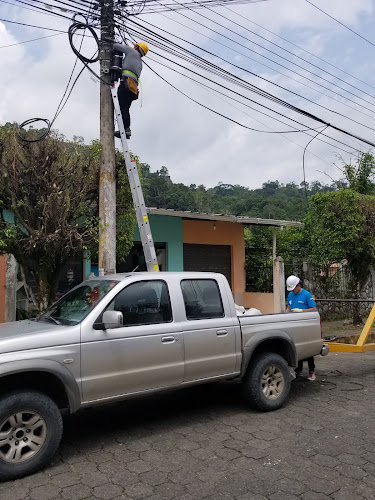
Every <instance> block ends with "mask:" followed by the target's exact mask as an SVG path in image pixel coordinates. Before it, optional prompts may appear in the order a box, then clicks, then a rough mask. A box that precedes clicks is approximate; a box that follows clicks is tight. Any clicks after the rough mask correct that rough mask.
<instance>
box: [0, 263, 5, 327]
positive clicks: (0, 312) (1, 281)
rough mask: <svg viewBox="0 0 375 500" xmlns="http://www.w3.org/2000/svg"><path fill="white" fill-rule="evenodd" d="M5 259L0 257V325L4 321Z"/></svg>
mask: <svg viewBox="0 0 375 500" xmlns="http://www.w3.org/2000/svg"><path fill="white" fill-rule="evenodd" d="M5 283H6V257H5V255H0V323H4V319H5Z"/></svg>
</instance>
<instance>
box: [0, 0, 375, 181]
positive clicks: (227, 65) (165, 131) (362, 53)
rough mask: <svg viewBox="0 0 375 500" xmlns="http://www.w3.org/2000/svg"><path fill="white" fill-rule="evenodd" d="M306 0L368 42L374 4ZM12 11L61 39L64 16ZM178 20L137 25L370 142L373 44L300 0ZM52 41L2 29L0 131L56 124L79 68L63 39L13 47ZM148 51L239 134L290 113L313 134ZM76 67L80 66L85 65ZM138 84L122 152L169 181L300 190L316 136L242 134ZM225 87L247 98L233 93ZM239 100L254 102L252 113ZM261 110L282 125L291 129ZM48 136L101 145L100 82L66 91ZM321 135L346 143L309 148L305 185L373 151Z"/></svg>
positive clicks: (271, 0)
mask: <svg viewBox="0 0 375 500" xmlns="http://www.w3.org/2000/svg"><path fill="white" fill-rule="evenodd" d="M46 1H47V0H46ZM313 1H314V3H315V4H316V5H317V6H319V7H321V8H323V9H324V10H326V11H327V12H328V13H329V14H331V15H332V16H334V17H336V18H337V19H338V20H340V21H341V22H342V23H344V24H346V25H347V26H349V27H350V28H351V29H352V30H354V31H356V32H358V33H360V34H361V35H362V36H363V37H365V38H367V39H368V40H369V41H371V42H373V43H374V44H375V35H374V32H373V26H374V25H375V0H330V1H329V2H327V1H324V0H313ZM16 3H17V1H16V0H7V1H5V0H0V18H1V19H4V20H7V21H17V22H21V23H27V24H34V25H38V26H44V27H46V28H47V27H49V28H53V29H60V30H64V31H66V30H67V28H68V26H69V24H70V23H69V21H68V20H67V19H62V18H57V17H55V16H51V15H49V14H48V13H46V14H42V13H40V12H34V11H32V10H27V9H25V8H22V4H19V6H16V5H15V4H16ZM23 7H25V6H24V5H23ZM181 12H183V14H184V16H182V15H181V14H177V13H164V14H163V15H160V14H142V15H141V16H139V19H140V20H142V22H144V23H152V24H153V25H155V26H157V27H159V28H162V29H164V30H167V31H168V32H169V34H165V32H164V36H166V37H168V38H169V39H171V40H174V41H175V42H176V43H179V44H181V45H184V46H186V47H188V48H189V50H191V51H192V52H194V53H195V54H197V55H199V56H201V57H204V58H206V59H207V60H209V61H211V62H213V63H215V64H216V65H217V66H220V67H221V68H224V69H226V70H227V71H230V72H231V73H234V74H235V75H236V76H237V77H238V78H243V79H244V80H246V81H248V82H250V83H252V84H253V85H256V86H258V87H260V88H261V89H263V90H266V91H267V92H270V93H272V94H273V95H276V96H277V97H279V98H282V99H284V100H286V101H288V102H290V103H292V104H293V105H295V106H298V107H299V108H302V109H304V110H306V111H309V112H310V113H313V114H314V115H317V116H319V117H321V118H323V119H324V120H326V121H328V122H329V123H332V124H335V125H337V126H339V127H342V128H344V129H345V130H348V131H349V132H352V133H354V134H356V135H359V136H361V137H364V138H367V139H368V140H370V141H375V134H374V131H375V63H374V61H375V45H371V44H370V43H368V42H367V41H365V40H363V39H361V38H360V37H358V36H356V35H355V34H354V33H352V32H351V31H349V30H348V29H346V28H344V27H343V26H341V25H340V24H338V23H336V22H335V21H334V20H332V19H330V18H329V17H327V16H325V15H324V14H323V13H322V12H320V11H319V10H317V9H315V8H314V7H313V6H311V5H310V4H309V3H308V2H307V1H305V0H267V1H264V2H258V3H248V4H246V5H233V6H230V10H228V9H226V8H224V7H220V8H216V9H215V12H216V14H215V12H213V11H207V9H202V10H200V11H199V13H193V12H191V11H181ZM203 15H204V16H205V17H203ZM218 23H220V25H221V26H220V25H219V24H218ZM254 23H256V24H254ZM258 25H259V26H258ZM264 28H266V29H267V30H270V31H272V32H274V33H275V34H272V33H270V32H269V31H266V30H265V29H264ZM152 29H154V28H152ZM249 30H251V31H253V32H254V33H251V32H250V31H249ZM53 34H54V32H52V31H47V30H42V29H38V28H31V27H26V26H21V25H17V24H11V23H9V22H6V21H0V50H1V56H0V75H1V76H0V96H1V97H0V124H4V123H6V122H8V121H9V122H14V121H16V122H22V121H24V120H26V119H28V118H32V117H37V116H38V117H45V118H48V119H51V118H52V117H53V116H54V114H55V111H56V108H57V105H58V103H59V101H60V99H61V97H62V94H63V92H64V89H65V87H66V84H67V81H68V78H69V75H70V72H71V70H72V67H73V64H74V61H75V56H74V54H73V52H72V50H71V48H70V46H69V42H68V37H67V35H66V34H58V35H56V36H51V37H49V38H43V39H42V40H38V41H33V42H30V43H22V44H19V42H24V41H27V40H31V39H34V38H38V37H45V36H47V35H53ZM173 34H175V35H178V36H179V37H181V38H184V39H186V40H188V41H189V42H192V43H194V44H195V46H196V47H193V46H188V45H187V44H186V43H185V42H182V41H181V40H178V39H176V38H173ZM257 34H258V35H260V36H261V37H264V38H266V39H267V40H269V41H270V42H273V43H274V44H277V45H279V47H277V46H275V45H272V44H271V43H270V42H268V41H267V40H265V39H264V38H260V37H259V36H257ZM277 35H279V36H280V37H283V38H284V39H285V40H288V41H289V42H292V44H296V45H298V47H300V48H298V47H296V45H292V44H291V43H288V42H287V41H285V40H283V39H281V38H279V37H278V36H277ZM14 44H16V45H14ZM256 44H258V45H256ZM259 45H261V46H259ZM200 48H201V49H206V50H208V51H210V52H211V53H212V54H214V55H212V54H207V53H205V52H203V51H201V50H200ZM282 48H284V49H286V50H287V51H288V52H287V51H285V50H283V49H282ZM92 49H93V45H92V42H91V41H90V40H89V39H88V40H85V43H84V47H83V50H84V52H85V53H86V54H89V53H90V51H92ZM267 49H268V50H267ZM302 49H305V50H307V51H308V52H309V53H307V52H305V51H303V50H302ZM153 50H154V53H153ZM271 51H272V52H271ZM156 52H158V53H160V50H159V49H156V47H153V46H152V44H150V52H149V57H148V63H149V64H150V66H152V67H153V68H154V69H155V70H156V71H157V72H158V73H159V74H160V75H162V76H163V77H164V78H165V79H166V80H168V81H169V82H170V83H171V84H173V85H174V86H175V87H177V88H178V89H179V90H181V91H182V92H184V93H185V94H187V95H188V96H190V97H191V98H193V99H195V100H196V101H199V102H201V103H202V104H204V105H205V106H208V107H210V108H212V109H214V110H216V111H217V112H219V113H221V114H224V115H226V116H228V117H230V118H231V119H233V120H235V121H237V122H240V123H242V124H243V125H245V126H247V127H250V128H255V129H259V130H263V131H286V130H291V127H290V125H291V124H292V123H291V122H290V121H289V122H288V120H287V117H291V118H293V119H295V120H298V121H299V122H300V123H302V124H304V125H305V126H307V127H311V128H314V129H318V128H319V127H321V125H320V124H319V123H317V122H315V121H313V120H310V119H307V118H305V117H303V116H301V115H298V114H296V113H293V112H291V111H289V110H287V109H286V108H283V107H280V106H278V105H276V104H274V103H271V102H270V101H268V100H265V99H263V98H261V97H259V96H257V95H256V94H254V93H251V92H249V91H248V90H244V89H241V87H238V86H235V85H234V84H233V83H229V82H227V81H225V80H223V79H220V78H218V77H215V76H212V75H210V74H209V73H204V74H205V75H206V76H208V77H210V78H211V79H213V80H214V81H217V82H219V83H220V84H222V85H225V86H226V87H229V89H223V88H222V87H217V86H215V84H214V83H210V82H207V81H205V82H206V83H208V84H209V85H210V86H211V87H214V88H216V89H218V90H220V91H222V92H224V93H225V94H226V96H223V95H219V94H217V93H216V92H215V91H214V90H209V89H207V88H205V87H203V86H201V85H199V84H197V83H195V82H194V81H192V78H194V79H197V80H198V81H200V82H203V80H202V79H201V78H200V77H196V75H194V74H193V73H192V72H191V71H190V70H193V71H197V72H200V73H203V71H202V70H200V69H197V68H196V67H194V66H189V65H188V64H187V63H186V62H185V61H181V60H180V61H179V62H180V63H181V64H183V65H184V66H186V67H187V68H188V69H187V70H185V69H181V68H180V69H179V71H181V72H182V73H184V75H179V74H177V73H175V72H174V71H171V70H170V69H167V68H165V67H163V66H160V64H159V63H158V62H157V61H161V58H160V57H159V56H157V55H156V54H155V53H156ZM312 54H314V55H315V56H317V57H319V58H320V59H318V58H317V57H313V55H312ZM168 57H169V56H168ZM266 58H268V59H266ZM301 58H303V59H304V61H303V60H302V59H301ZM270 59H271V60H270ZM322 59H324V60H325V61H327V62H329V63H331V64H327V63H325V62H323V61H322ZM174 60H176V61H178V59H174ZM231 63H234V64H236V65H237V66H239V67H240V68H242V69H239V68H238V67H237V68H236V67H234V66H233V65H232V64H231ZM277 63H279V64H277ZM293 63H294V64H293ZM310 63H312V64H310ZM281 65H283V66H284V67H282V66H281ZM313 65H315V66H313ZM77 68H78V69H80V68H81V63H79V64H78V65H77ZM338 68H339V69H338ZM94 69H96V70H97V71H98V67H95V66H94ZM176 69H178V68H176ZM246 70H248V71H251V72H252V73H255V75H251V74H249V73H248V72H247V71H246ZM256 75H258V76H256ZM350 75H351V76H350ZM259 77H262V78H259ZM141 80H142V87H141V89H142V90H141V92H142V100H141V99H139V100H138V101H137V102H135V103H134V104H133V107H132V110H131V111H132V113H131V115H132V139H131V142H130V144H131V149H132V151H133V152H134V153H135V154H137V155H138V156H139V157H140V159H141V161H143V162H146V163H148V164H149V165H150V166H151V169H152V170H157V169H160V167H161V166H166V167H167V168H168V170H169V173H170V175H171V177H172V179H173V181H175V182H183V183H185V184H192V183H194V184H204V185H206V186H208V187H211V186H214V185H216V184H217V183H218V182H220V181H221V182H224V183H231V184H241V185H245V186H249V187H250V188H257V187H261V185H262V183H263V182H266V181H267V180H276V179H278V180H279V181H280V182H283V183H286V182H290V181H294V182H296V183H300V182H301V181H302V180H303V171H302V154H303V149H304V147H305V145H306V144H307V143H308V142H309V140H310V139H311V137H312V136H313V135H314V134H315V132H308V134H310V135H311V134H312V135H311V136H309V135H307V134H305V133H289V134H269V133H268V134H267V133H259V132H254V131H250V130H247V129H245V128H244V127H241V126H239V125H237V124H235V123H233V122H231V121H229V120H226V119H225V118H223V117H220V116H218V115H217V114H213V113H212V112H211V111H209V110H207V109H205V108H203V107H202V106H200V105H199V104H196V103H194V102H193V101H191V100H189V99H188V98H187V97H186V96H184V95H182V94H181V93H179V92H178V91H177V90H175V89H174V88H172V87H171V86H169V85H168V84H167V83H165V82H164V81H162V80H161V79H160V78H158V77H157V76H156V75H155V74H153V73H152V72H151V71H150V70H149V69H148V68H144V71H143V73H142V78H141ZM323 86H324V87H325V88H323ZM280 87H284V89H285V90H284V89H283V88H280ZM231 89H232V90H234V91H235V92H238V93H241V94H243V95H244V96H245V97H240V96H238V95H237V94H233V93H231V92H230V90H231ZM292 92H294V93H292ZM296 94H299V95H296ZM372 96H374V97H372ZM246 97H247V98H250V99H253V100H254V101H257V102H258V103H260V104H261V105H265V106H268V107H269V108H271V109H273V110H275V111H277V112H279V113H282V114H284V115H286V118H284V117H282V116H280V115H276V114H273V113H272V111H267V110H266V109H265V108H264V107H261V106H258V105H256V104H254V103H251V102H250V101H249V100H248V99H246ZM234 99H236V100H237V101H239V102H237V101H235V100H234ZM244 104H247V105H251V106H252V107H253V109H250V108H248V107H245V106H244ZM330 110H332V111H335V113H334V112H332V111H330ZM263 113H268V114H269V115H271V116H273V117H278V119H280V120H282V121H284V122H285V123H286V124H287V123H289V125H286V124H285V125H284V124H282V123H280V122H277V121H275V120H274V119H273V118H271V117H269V116H265V115H264V114H263ZM294 125H295V127H296V128H300V129H304V128H306V127H304V126H301V125H297V124H294ZM369 127H371V128H372V129H371V128H369ZM54 128H56V129H58V130H59V131H60V132H61V133H63V134H64V135H65V136H66V137H67V138H68V139H71V138H72V137H73V136H74V135H76V136H83V137H84V139H85V142H86V143H89V142H90V141H92V140H93V139H96V138H98V137H99V83H98V81H97V80H95V78H94V77H93V76H91V75H90V73H89V72H88V71H87V70H85V71H84V72H83V74H82V76H81V77H80V79H79V81H78V83H77V85H76V86H75V88H74V89H73V92H72V94H71V97H70V99H69V101H68V104H67V105H66V107H65V108H64V110H63V111H62V113H61V114H60V116H59V117H58V119H57V120H56V122H55V125H54ZM324 133H326V134H328V135H330V136H331V137H335V138H337V139H338V140H340V141H342V142H343V143H344V144H340V143H333V141H332V140H329V139H327V138H324V137H322V136H320V137H321V138H322V139H324V140H326V141H327V142H331V143H332V144H333V145H330V144H326V143H323V142H320V141H319V140H314V141H313V142H312V143H311V144H310V145H309V148H308V150H307V153H306V158H305V166H306V180H307V181H314V180H319V181H321V182H324V183H330V182H331V179H338V178H340V171H339V169H338V167H339V166H340V164H341V161H342V159H344V160H346V161H349V160H350V158H355V155H356V152H355V150H353V149H352V148H356V149H361V150H363V151H368V149H369V147H368V146H366V145H365V144H361V143H359V142H358V141H357V140H352V139H351V138H350V137H347V136H345V135H343V134H340V133H337V132H334V131H332V130H331V129H328V130H327V131H325V132H324ZM118 145H119V144H118ZM339 147H340V148H342V149H339ZM340 157H341V158H340Z"/></svg>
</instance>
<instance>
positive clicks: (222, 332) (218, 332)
mask: <svg viewBox="0 0 375 500" xmlns="http://www.w3.org/2000/svg"><path fill="white" fill-rule="evenodd" d="M216 335H218V336H220V335H228V331H227V330H216Z"/></svg>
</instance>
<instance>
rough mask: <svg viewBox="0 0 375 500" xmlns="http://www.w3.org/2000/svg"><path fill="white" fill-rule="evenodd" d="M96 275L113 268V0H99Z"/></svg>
mask: <svg viewBox="0 0 375 500" xmlns="http://www.w3.org/2000/svg"><path fill="white" fill-rule="evenodd" d="M100 6H101V17H100V19H101V44H100V76H101V78H102V80H103V81H101V82H100V143H101V146H102V151H101V159H100V178H99V218H100V226H99V262H98V264H99V276H103V275H104V274H110V273H114V272H116V171H115V139H114V135H113V134H114V114H113V103H112V95H111V87H110V83H111V76H110V67H111V64H112V46H113V42H114V16H113V0H101V1H100Z"/></svg>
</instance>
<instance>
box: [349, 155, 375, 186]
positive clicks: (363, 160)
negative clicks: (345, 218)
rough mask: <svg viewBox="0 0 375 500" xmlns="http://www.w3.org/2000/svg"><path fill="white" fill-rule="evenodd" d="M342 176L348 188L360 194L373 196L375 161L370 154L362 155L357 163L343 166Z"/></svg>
mask: <svg viewBox="0 0 375 500" xmlns="http://www.w3.org/2000/svg"><path fill="white" fill-rule="evenodd" d="M344 174H345V178H346V180H347V182H348V185H349V188H350V189H353V190H354V191H357V193H361V194H375V183H374V176H375V159H374V157H373V155H372V154H370V153H362V154H361V155H360V156H359V157H358V158H357V163H356V164H355V165H352V164H351V163H347V164H344Z"/></svg>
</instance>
